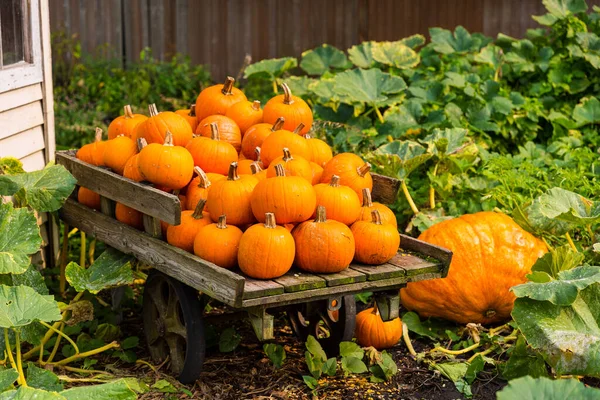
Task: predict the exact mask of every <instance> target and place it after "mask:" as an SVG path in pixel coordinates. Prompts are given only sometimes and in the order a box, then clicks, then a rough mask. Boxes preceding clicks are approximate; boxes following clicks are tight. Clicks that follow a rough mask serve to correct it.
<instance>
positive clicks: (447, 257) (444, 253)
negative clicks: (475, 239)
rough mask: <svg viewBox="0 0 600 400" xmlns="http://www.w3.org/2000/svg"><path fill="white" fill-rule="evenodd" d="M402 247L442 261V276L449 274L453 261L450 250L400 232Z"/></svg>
mask: <svg viewBox="0 0 600 400" xmlns="http://www.w3.org/2000/svg"><path fill="white" fill-rule="evenodd" d="M400 248H401V249H403V250H408V251H412V252H415V253H417V254H422V255H424V256H427V257H431V258H434V259H436V260H438V261H439V262H440V263H442V276H446V275H448V269H449V268H450V262H451V261H452V252H451V251H450V250H448V249H445V248H443V247H440V246H436V245H434V244H430V243H426V242H424V241H422V240H419V239H415V238H413V237H411V236H407V235H403V234H400Z"/></svg>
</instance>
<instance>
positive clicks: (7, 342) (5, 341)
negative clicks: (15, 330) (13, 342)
mask: <svg viewBox="0 0 600 400" xmlns="http://www.w3.org/2000/svg"><path fill="white" fill-rule="evenodd" d="M4 346H5V347H6V353H7V354H8V360H9V361H10V366H11V367H13V369H14V370H15V371H17V372H18V371H19V369H18V368H17V364H16V363H15V359H14V357H13V353H12V350H11V349H10V340H9V339H8V328H4ZM17 382H18V383H19V385H20V384H22V383H23V382H22V380H21V374H19V377H18V378H17Z"/></svg>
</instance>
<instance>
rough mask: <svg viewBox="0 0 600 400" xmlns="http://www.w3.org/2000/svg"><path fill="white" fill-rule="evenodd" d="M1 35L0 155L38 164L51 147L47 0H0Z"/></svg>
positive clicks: (49, 158)
mask: <svg viewBox="0 0 600 400" xmlns="http://www.w3.org/2000/svg"><path fill="white" fill-rule="evenodd" d="M0 39H1V40H0V157H5V156H13V157H16V158H19V159H20V160H21V161H22V162H23V166H24V168H25V170H26V171H33V170H37V169H41V168H43V167H44V165H46V164H47V163H48V162H49V161H52V160H54V151H55V141H54V112H53V108H54V101H53V98H52V60H51V51H50V18H49V12H48V0H1V1H0Z"/></svg>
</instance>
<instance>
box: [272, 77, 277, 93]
mask: <svg viewBox="0 0 600 400" xmlns="http://www.w3.org/2000/svg"><path fill="white" fill-rule="evenodd" d="M272 83H273V93H277V80H276V79H273V82H272Z"/></svg>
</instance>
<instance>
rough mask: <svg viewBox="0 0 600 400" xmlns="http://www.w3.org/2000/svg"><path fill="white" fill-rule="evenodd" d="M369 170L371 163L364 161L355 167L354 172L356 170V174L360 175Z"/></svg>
mask: <svg viewBox="0 0 600 400" xmlns="http://www.w3.org/2000/svg"><path fill="white" fill-rule="evenodd" d="M370 170H371V164H369V163H364V164H363V165H361V166H360V167H358V168H356V172H358V175H360V176H365V175H366V174H367V173H368V172H369V171H370Z"/></svg>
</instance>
